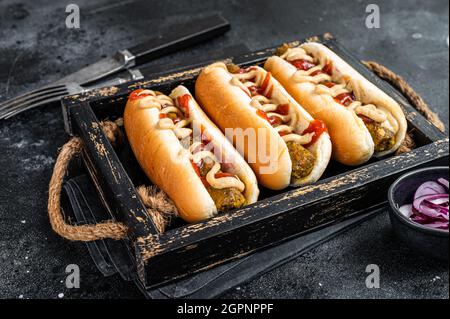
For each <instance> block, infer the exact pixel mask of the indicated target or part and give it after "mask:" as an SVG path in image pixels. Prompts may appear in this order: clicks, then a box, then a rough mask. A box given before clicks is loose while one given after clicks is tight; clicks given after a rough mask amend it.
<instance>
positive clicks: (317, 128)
mask: <svg viewBox="0 0 450 319" xmlns="http://www.w3.org/2000/svg"><path fill="white" fill-rule="evenodd" d="M323 132H328V130H327V127H326V126H325V123H324V122H322V121H321V120H313V121H312V122H311V123H309V126H308V127H307V128H306V130H304V131H303V133H302V135H304V134H308V133H314V135H313V137H312V139H311V142H309V143H308V144H305V145H303V146H305V147H309V146H311V145H312V144H314V143H315V142H316V141H317V140H318V139H319V137H320V135H322V133H323Z"/></svg>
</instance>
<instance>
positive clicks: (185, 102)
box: [177, 94, 191, 118]
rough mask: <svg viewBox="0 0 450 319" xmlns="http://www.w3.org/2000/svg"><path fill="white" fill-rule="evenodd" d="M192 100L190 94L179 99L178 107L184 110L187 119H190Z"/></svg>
mask: <svg viewBox="0 0 450 319" xmlns="http://www.w3.org/2000/svg"><path fill="white" fill-rule="evenodd" d="M190 99H191V96H190V95H189V94H184V95H182V96H179V97H178V98H177V102H178V106H180V107H181V108H182V109H183V112H184V116H185V117H187V118H188V117H189V100H190Z"/></svg>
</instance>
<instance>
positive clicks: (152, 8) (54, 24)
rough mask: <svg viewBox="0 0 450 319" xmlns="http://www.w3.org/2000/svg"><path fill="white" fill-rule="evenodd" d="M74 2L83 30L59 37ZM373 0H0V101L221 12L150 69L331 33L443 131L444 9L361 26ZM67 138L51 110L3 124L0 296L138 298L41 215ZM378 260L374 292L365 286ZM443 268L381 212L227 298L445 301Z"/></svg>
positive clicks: (440, 4)
mask: <svg viewBox="0 0 450 319" xmlns="http://www.w3.org/2000/svg"><path fill="white" fill-rule="evenodd" d="M73 2H75V3H76V4H78V5H79V6H80V10H81V28H80V29H78V30H75V29H67V28H66V26H65V19H66V15H67V14H66V13H65V7H66V5H67V4H68V3H73ZM372 2H373V1H300V0H293V1H281V0H280V1H268V0H267V1H220V2H219V1H117V2H114V1H110V0H102V1H87V0H77V1H70V2H69V1H68V2H66V1H45V0H38V1H29V2H20V1H10V0H0V101H2V100H4V99H7V98H10V97H13V96H14V95H16V94H19V93H22V92H23V91H26V90H27V89H33V88H36V87H38V86H40V85H42V84H44V83H47V82H50V81H52V80H56V79H58V78H59V77H61V76H62V75H65V74H69V73H71V72H73V71H76V70H78V69H79V68H81V67H83V66H85V65H87V64H89V63H92V62H95V61H96V60H98V59H100V58H102V57H105V56H106V55H109V54H111V53H113V52H114V51H115V50H117V49H123V48H126V47H130V46H132V45H133V44H136V43H139V42H142V41H143V40H145V39H147V38H148V37H150V36H153V35H155V34H157V33H158V30H159V29H160V28H161V27H165V26H168V25H170V24H172V23H174V22H183V21H189V20H190V19H191V18H192V17H194V16H199V15H206V14H209V13H212V12H217V11H219V12H222V13H223V15H224V16H225V17H226V18H227V19H229V20H230V22H231V23H232V30H231V31H230V32H228V34H226V35H225V36H223V37H220V38H217V39H215V40H213V41H211V42H209V43H207V44H204V45H201V46H199V47H197V48H193V49H189V50H186V51H184V52H180V53H177V54H174V55H172V56H170V57H165V58H164V59H161V60H159V61H155V62H153V63H156V64H159V63H164V62H165V61H176V60H177V59H180V60H182V59H184V58H186V57H191V58H192V61H193V62H196V61H201V60H204V59H205V57H206V55H207V52H213V51H214V50H217V49H218V48H221V47H226V46H230V45H233V44H235V43H237V42H245V43H247V45H248V47H249V48H250V49H252V50H256V49H260V48H264V47H269V46H272V45H275V44H278V43H282V42H284V41H288V40H293V39H298V38H304V37H307V36H311V35H314V34H320V33H324V32H328V31H329V32H332V33H333V34H334V35H335V36H336V37H337V38H338V39H339V40H340V41H341V42H342V43H343V44H344V45H345V46H347V47H348V48H350V49H351V50H353V52H354V54H355V55H356V56H358V57H359V58H361V59H372V60H375V61H378V62H381V63H383V64H385V65H386V66H388V67H389V68H391V69H392V70H394V71H395V72H397V73H399V74H400V75H401V76H403V77H404V78H405V79H406V80H407V81H408V82H409V83H410V84H411V85H412V86H413V87H414V88H415V89H416V90H417V92H419V93H420V94H421V95H422V96H423V97H424V99H425V100H426V101H427V102H428V103H429V104H430V105H431V107H432V108H433V109H434V110H435V111H437V112H438V113H439V114H440V116H441V118H442V119H443V120H444V121H445V123H446V125H447V127H448V110H449V107H448V105H449V94H448V85H449V81H448V79H449V76H448V67H449V52H448V32H449V31H448V19H449V12H448V10H449V7H448V6H449V4H448V1H447V0H441V1H437V0H434V1H420V0H417V1H415V0H408V1H405V0H401V1H379V0H378V1H376V3H377V4H378V5H379V6H380V9H381V28H380V29H367V28H366V27H365V18H366V13H365V9H366V6H367V5H368V4H369V3H372ZM66 140H67V136H66V135H65V133H64V130H63V122H62V117H61V111H60V108H59V107H58V106H54V107H48V108H44V109H40V110H35V111H31V112H28V113H26V114H23V115H21V116H18V117H16V118H13V119H10V120H7V121H1V122H0V297H3V298H20V297H23V298H58V294H60V293H63V294H64V298H79V297H90V298H103V297H104V298H116V297H124V298H125V297H126V298H139V297H141V295H140V293H139V291H138V290H137V289H136V288H135V287H134V286H133V284H131V283H125V282H122V281H121V279H120V278H119V277H118V276H113V277H110V278H103V277H102V276H101V275H100V273H99V272H98V271H97V270H96V268H95V266H94V264H93V263H92V261H91V260H90V257H89V256H88V254H87V250H86V248H85V246H84V245H83V244H80V243H71V242H68V241H66V240H63V239H61V238H59V237H58V236H57V235H55V234H54V233H53V232H52V230H51V228H50V226H49V222H48V218H47V215H46V205H47V185H48V181H49V178H50V174H51V169H52V166H53V163H54V159H55V155H56V154H57V150H58V147H60V146H61V145H62V144H63V143H64V142H65V141H66ZM68 264H78V265H79V266H80V269H81V288H80V289H72V290H68V289H66V288H65V285H64V279H65V272H64V270H65V267H66V266H67V265H68ZM368 264H377V265H379V267H380V271H381V288H380V289H367V288H366V286H365V277H366V275H367V274H366V273H365V268H366V266H367V265H368ZM448 284H449V279H448V264H447V263H444V264H443V263H440V262H436V261H432V260H428V259H427V258H424V257H421V256H417V255H415V254H414V252H412V251H410V250H409V249H408V248H407V247H405V246H404V245H403V244H401V243H398V242H397V241H396V239H395V237H394V236H393V234H392V233H391V229H390V225H389V221H388V217H387V214H382V215H380V216H378V217H377V218H375V219H373V220H371V221H369V222H366V223H364V224H363V225H361V226H358V227H357V228H355V229H353V230H351V231H348V232H346V233H345V234H343V235H340V236H339V237H337V238H335V239H334V240H332V241H330V242H328V243H326V244H323V245H321V246H320V247H319V248H317V249H315V250H313V251H311V252H309V253H308V254H306V255H304V256H302V257H299V258H297V259H296V260H294V261H292V262H290V263H288V264H286V265H284V266H282V267H280V268H278V269H275V270H273V271H271V272H269V273H268V274H266V275H263V276H261V277H259V278H257V279H255V280H253V281H251V282H250V283H248V284H245V285H242V286H241V287H237V288H235V289H233V290H232V291H230V292H228V293H227V294H226V295H225V297H231V298H234V297H247V298H277V297H278V298H324V297H325V298H358V297H362V298H375V297H381V298H448V296H449V289H448Z"/></svg>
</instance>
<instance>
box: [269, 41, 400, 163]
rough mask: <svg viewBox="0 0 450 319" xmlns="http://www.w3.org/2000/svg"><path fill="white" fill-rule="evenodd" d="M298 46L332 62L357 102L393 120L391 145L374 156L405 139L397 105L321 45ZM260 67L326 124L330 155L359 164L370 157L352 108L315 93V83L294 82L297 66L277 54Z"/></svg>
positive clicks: (365, 131) (369, 144)
mask: <svg viewBox="0 0 450 319" xmlns="http://www.w3.org/2000/svg"><path fill="white" fill-rule="evenodd" d="M301 48H303V49H304V50H305V51H306V52H307V53H308V54H310V55H311V56H312V57H314V58H316V59H318V60H324V59H327V60H328V61H332V65H333V77H339V78H341V77H343V78H346V79H351V80H352V83H354V84H355V87H354V91H355V95H357V98H358V100H359V101H361V102H363V103H364V104H374V105H376V106H379V107H382V108H384V109H385V110H387V111H389V113H390V114H391V115H392V117H393V118H394V119H395V121H396V123H397V125H398V128H397V131H396V136H395V144H394V146H393V147H392V148H390V149H389V150H386V151H384V152H379V153H376V154H375V155H376V156H383V155H387V154H389V153H392V152H394V151H395V150H396V149H398V147H399V146H400V144H401V143H402V142H403V140H404V138H405V135H406V128H407V123H406V119H405V116H404V114H403V112H402V110H401V108H400V106H399V105H398V104H397V103H396V102H395V101H394V100H393V99H392V98H391V97H389V96H388V95H387V94H386V93H384V92H383V91H381V90H380V89H378V88H377V87H376V86H375V85H373V84H372V83H371V82H369V81H368V80H367V79H365V78H364V77H363V76H362V75H360V74H359V73H358V72H357V71H356V70H354V69H353V68H352V67H350V66H349V65H348V64H347V63H346V62H345V61H343V60H342V59H341V58H339V57H338V56H337V55H336V54H335V53H333V52H332V51H331V50H329V49H328V48H327V47H325V46H324V45H322V44H319V43H306V44H303V45H301ZM264 67H265V68H266V69H267V70H268V71H270V72H272V74H273V75H274V77H275V78H277V79H278V80H279V81H280V82H281V84H282V85H283V86H284V87H285V88H286V90H287V91H288V92H289V93H290V94H291V95H292V96H293V97H294V98H295V99H296V100H297V101H299V102H300V103H301V104H302V105H303V106H304V107H305V109H306V110H307V111H308V112H309V113H310V114H311V115H312V116H313V117H315V118H318V119H321V120H323V121H324V122H325V123H326V125H327V128H328V130H329V132H330V135H331V140H332V142H333V157H334V158H335V159H336V160H337V161H339V162H341V163H343V164H346V165H359V164H362V163H364V162H366V161H368V160H369V159H370V157H372V155H373V154H374V146H375V145H374V142H373V139H372V137H371V135H370V133H369V130H368V129H367V127H366V126H365V124H364V122H363V121H362V120H361V119H360V118H359V117H358V116H357V115H356V114H355V112H354V111H351V110H348V109H347V108H346V107H343V106H342V105H341V104H339V103H337V102H336V101H335V100H334V99H333V97H332V96H330V95H328V94H318V93H317V92H316V86H317V85H316V84H314V83H311V82H307V81H306V82H296V81H294V80H293V76H294V75H295V73H296V72H297V68H296V67H295V66H293V65H292V64H290V63H288V62H287V61H285V60H284V59H282V58H280V57H277V56H273V57H271V58H269V59H268V60H267V61H266V63H265V65H264Z"/></svg>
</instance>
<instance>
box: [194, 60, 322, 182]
mask: <svg viewBox="0 0 450 319" xmlns="http://www.w3.org/2000/svg"><path fill="white" fill-rule="evenodd" d="M231 79H232V75H231V74H230V73H229V72H228V71H227V70H226V67H225V66H224V65H220V64H214V65H211V66H209V67H207V68H205V69H204V70H203V71H202V72H201V74H200V75H199V77H198V79H197V81H196V84H195V92H196V98H197V100H198V102H199V103H200V105H201V106H202V108H203V109H204V110H205V111H206V113H207V114H208V115H209V116H210V118H211V119H212V120H213V121H214V122H215V123H216V124H217V125H218V126H219V128H220V129H221V130H222V131H223V132H225V135H226V136H227V137H228V138H229V140H232V141H233V144H234V145H235V147H236V148H237V149H238V151H239V152H240V153H241V154H242V155H244V157H245V159H246V160H247V162H248V163H249V164H250V166H251V167H252V169H253V170H254V172H255V173H256V176H257V178H258V181H259V182H260V183H261V185H263V186H265V187H267V188H270V189H275V190H279V189H283V188H285V187H287V186H289V185H290V183H291V172H292V161H291V158H290V156H289V151H288V149H287V146H286V143H285V142H284V141H283V139H282V138H281V137H280V136H279V134H278V133H277V131H276V130H275V129H274V128H273V127H272V126H271V125H270V124H269V123H268V122H267V121H266V120H265V119H263V118H261V117H260V116H258V115H257V113H256V110H255V108H253V107H252V106H251V105H250V101H251V99H250V97H249V96H248V95H247V94H245V93H244V92H243V91H242V89H240V88H239V87H238V86H236V85H233V84H231V83H230V81H231ZM273 80H274V79H273ZM273 84H274V90H283V94H285V95H286V96H289V95H288V94H287V92H286V91H284V89H283V88H282V87H281V85H280V84H279V83H278V82H276V81H274V82H273ZM289 98H290V97H289ZM290 102H291V105H294V107H295V108H299V109H298V110H297V109H296V110H297V112H298V113H301V114H302V115H303V116H302V117H303V119H304V120H307V121H311V120H312V118H311V116H310V115H309V114H308V113H307V112H306V111H305V110H303V109H302V108H301V107H300V106H299V105H298V103H297V102H295V101H294V100H293V99H292V98H290ZM300 109H301V110H300ZM228 129H233V130H236V129H238V130H239V129H240V130H242V131H243V132H246V131H247V132H253V133H254V134H255V135H254V139H253V140H252V141H250V140H249V138H248V135H247V136H246V135H245V134H234V135H230V134H227V130H228ZM255 141H257V142H255ZM310 151H311V152H313V154H314V155H315V156H316V157H317V158H318V159H317V161H316V164H315V167H314V168H313V171H312V172H311V174H310V175H308V176H307V177H305V178H304V179H302V180H297V181H295V183H293V184H292V185H293V186H299V185H301V184H305V183H310V182H314V181H316V180H317V179H319V177H320V176H321V175H322V173H323V171H324V170H325V168H326V166H327V164H328V161H329V159H330V153H331V143H330V140H329V136H328V134H326V133H324V134H323V135H322V136H321V137H320V138H319V140H318V141H317V142H316V143H315V144H314V145H312V146H311V148H310Z"/></svg>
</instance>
